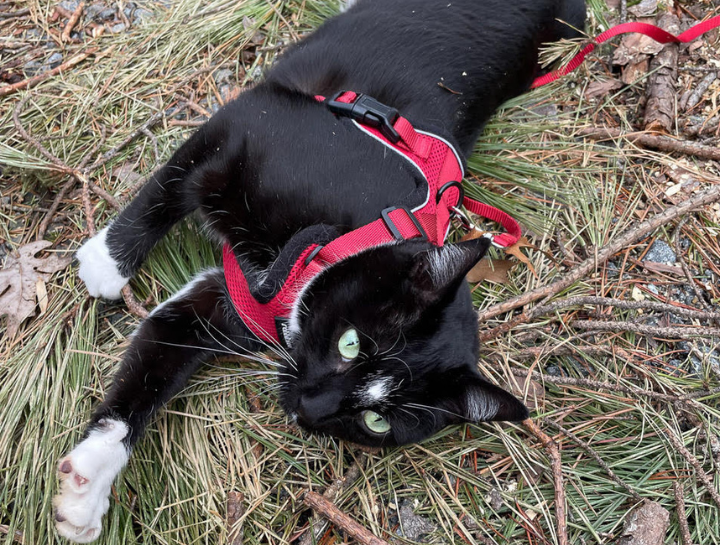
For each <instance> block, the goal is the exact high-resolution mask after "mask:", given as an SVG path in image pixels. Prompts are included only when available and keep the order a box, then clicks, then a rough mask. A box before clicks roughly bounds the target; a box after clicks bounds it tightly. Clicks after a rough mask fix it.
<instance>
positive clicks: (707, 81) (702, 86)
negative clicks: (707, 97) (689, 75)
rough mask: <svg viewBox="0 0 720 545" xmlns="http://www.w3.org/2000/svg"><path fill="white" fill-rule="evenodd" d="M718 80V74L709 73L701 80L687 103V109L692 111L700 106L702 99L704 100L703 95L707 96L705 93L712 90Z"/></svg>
mask: <svg viewBox="0 0 720 545" xmlns="http://www.w3.org/2000/svg"><path fill="white" fill-rule="evenodd" d="M716 79H717V72H709V73H708V74H707V75H706V76H705V77H704V78H703V79H702V80H700V83H698V84H697V87H695V90H694V91H693V92H692V94H691V95H690V96H689V97H688V100H687V103H686V104H685V109H686V110H692V109H693V108H694V107H695V106H696V105H697V104H698V102H700V99H701V98H702V96H703V94H705V91H707V90H708V89H709V88H710V86H711V85H712V84H713V82H714V81H715V80H716Z"/></svg>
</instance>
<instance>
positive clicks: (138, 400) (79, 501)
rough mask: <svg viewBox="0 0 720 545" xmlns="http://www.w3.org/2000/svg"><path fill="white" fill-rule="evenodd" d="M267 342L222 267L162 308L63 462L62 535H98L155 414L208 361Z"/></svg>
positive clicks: (85, 538)
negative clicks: (247, 321) (245, 318)
mask: <svg viewBox="0 0 720 545" xmlns="http://www.w3.org/2000/svg"><path fill="white" fill-rule="evenodd" d="M260 348H261V345H260V343H259V342H258V341H256V340H254V337H253V335H252V334H251V333H250V332H249V331H248V330H247V328H246V327H245V326H244V324H243V323H242V321H241V320H240V318H239V317H238V315H237V313H236V312H235V310H234V309H233V308H232V302H231V301H230V300H229V299H228V297H227V292H226V287H225V277H224V274H223V271H222V269H219V268H218V269H212V270H210V271H206V272H204V273H202V274H200V275H198V276H197V277H196V278H195V279H194V280H193V281H192V282H190V283H189V284H188V285H187V286H185V288H183V289H182V290H180V291H179V292H178V293H177V294H175V295H174V296H173V297H172V298H170V299H169V300H168V301H166V302H164V303H162V304H161V305H159V306H158V307H156V308H155V309H154V310H153V311H152V312H151V313H150V315H149V316H148V317H147V319H146V320H145V321H144V322H143V323H142V324H141V325H140V327H139V328H138V330H137V332H136V333H135V335H134V336H133V339H132V342H131V344H130V346H129V348H128V349H127V351H126V353H125V355H124V357H123V361H122V363H121V365H120V368H119V370H118V371H117V373H116V375H115V377H114V379H113V385H112V387H111V388H110V390H109V392H108V395H107V397H106V399H105V400H104V401H103V403H102V404H101V405H100V406H99V407H98V408H97V409H96V410H95V412H94V414H93V416H92V418H91V419H90V423H89V425H88V427H87V431H86V433H85V437H84V439H83V440H82V441H81V442H80V443H79V444H78V445H77V446H76V447H75V448H74V449H72V450H71V451H70V452H69V453H68V454H67V455H66V456H64V457H63V458H62V459H61V460H60V461H59V463H58V476H59V478H60V481H61V484H60V490H59V493H58V495H57V496H55V498H54V500H53V505H54V507H55V519H56V526H57V530H58V533H59V534H60V535H62V536H64V537H66V538H68V539H70V540H72V541H76V542H78V543H87V542H90V541H93V540H94V539H96V538H97V537H98V536H99V535H100V532H101V530H102V517H103V515H104V514H105V513H106V512H107V510H108V507H109V504H110V502H109V495H110V492H111V486H112V483H113V482H114V480H115V478H116V477H117V476H118V474H119V473H120V471H121V470H122V468H123V467H124V466H125V464H126V463H127V461H128V459H129V457H130V452H131V450H132V447H133V445H134V444H135V443H136V442H137V441H138V439H140V437H141V436H142V434H143V432H144V430H145V426H146V424H147V423H148V422H149V420H150V419H151V418H152V417H153V416H154V414H155V412H156V411H157V410H158V409H159V408H160V407H162V406H163V405H164V404H165V403H167V402H168V401H169V400H170V399H171V398H172V397H173V396H174V395H175V394H177V393H178V392H179V391H180V390H181V389H182V388H183V387H184V386H185V384H186V383H187V381H188V379H189V378H190V376H191V375H192V374H193V373H194V372H195V371H196V370H197V368H198V367H199V366H200V365H201V364H202V363H203V362H205V361H208V360H209V359H211V358H213V357H214V356H215V355H218V354H233V353H236V354H243V353H247V352H248V351H255V350H258V349H260Z"/></svg>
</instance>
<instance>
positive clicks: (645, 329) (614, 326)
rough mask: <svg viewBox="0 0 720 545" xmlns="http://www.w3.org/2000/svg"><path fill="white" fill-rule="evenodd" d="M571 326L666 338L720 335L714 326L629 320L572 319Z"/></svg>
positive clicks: (719, 331) (719, 330)
mask: <svg viewBox="0 0 720 545" xmlns="http://www.w3.org/2000/svg"><path fill="white" fill-rule="evenodd" d="M569 325H571V326H572V327H575V328H577V329H587V330H591V331H632V332H634V333H640V334H641V335H648V336H652V337H665V338H667V339H687V338H689V337H720V329H719V328H716V327H685V326H677V327H657V326H651V325H644V324H633V323H629V322H605V321H600V320H598V321H592V320H573V321H571V322H570V324H569Z"/></svg>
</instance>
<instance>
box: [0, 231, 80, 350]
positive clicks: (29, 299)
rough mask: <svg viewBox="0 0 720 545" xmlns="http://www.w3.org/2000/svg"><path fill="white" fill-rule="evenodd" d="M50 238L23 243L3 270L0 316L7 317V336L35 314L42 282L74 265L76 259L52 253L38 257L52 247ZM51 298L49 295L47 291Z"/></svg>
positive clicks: (0, 271) (0, 274) (0, 282)
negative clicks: (72, 262) (72, 261)
mask: <svg viewBox="0 0 720 545" xmlns="http://www.w3.org/2000/svg"><path fill="white" fill-rule="evenodd" d="M51 245H52V243H51V242H49V241H47V240H38V241H37V242H31V243H30V244H26V245H25V246H21V247H20V248H18V249H17V251H16V252H12V253H10V254H9V255H8V257H7V259H6V261H5V266H4V267H3V269H2V270H0V316H7V335H8V338H13V337H14V336H15V334H16V333H17V330H18V328H19V327H20V324H21V323H22V321H23V320H24V319H25V318H28V317H30V316H33V315H34V314H35V306H36V305H37V298H38V296H41V295H42V294H38V292H37V287H38V282H39V281H41V280H42V281H44V282H46V281H48V280H50V277H51V276H52V275H53V274H54V273H56V272H58V271H61V270H63V269H64V268H65V267H67V266H68V265H69V264H70V261H71V259H72V258H70V257H61V256H59V255H56V254H52V255H50V256H49V257H45V258H40V259H39V258H36V257H35V254H37V253H38V252H40V251H41V250H43V249H44V248H47V247H48V246H51ZM46 297H47V294H46Z"/></svg>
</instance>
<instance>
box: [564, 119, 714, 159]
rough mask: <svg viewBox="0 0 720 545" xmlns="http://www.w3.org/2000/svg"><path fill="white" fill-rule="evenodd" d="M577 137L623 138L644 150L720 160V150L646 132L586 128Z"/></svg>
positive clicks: (593, 138)
mask: <svg viewBox="0 0 720 545" xmlns="http://www.w3.org/2000/svg"><path fill="white" fill-rule="evenodd" d="M578 136H581V137H585V138H590V139H591V140H613V139H615V138H625V139H626V140H628V141H629V142H632V143H633V144H639V145H641V146H643V147H645V148H650V149H656V150H660V151H666V152H670V153H681V154H683V155H690V156H693V157H700V158H701V159H712V160H713V161H718V160H720V148H717V147H715V146H705V145H703V144H698V143H696V142H688V141H686V140H678V139H676V138H671V137H670V136H661V135H658V134H649V133H646V132H629V133H623V131H622V130H620V129H611V128H603V127H601V128H595V127H593V128H588V129H581V130H580V131H579V132H578Z"/></svg>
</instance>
